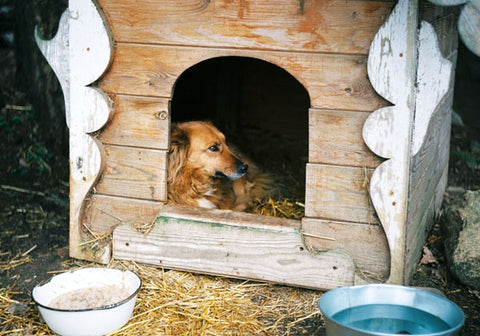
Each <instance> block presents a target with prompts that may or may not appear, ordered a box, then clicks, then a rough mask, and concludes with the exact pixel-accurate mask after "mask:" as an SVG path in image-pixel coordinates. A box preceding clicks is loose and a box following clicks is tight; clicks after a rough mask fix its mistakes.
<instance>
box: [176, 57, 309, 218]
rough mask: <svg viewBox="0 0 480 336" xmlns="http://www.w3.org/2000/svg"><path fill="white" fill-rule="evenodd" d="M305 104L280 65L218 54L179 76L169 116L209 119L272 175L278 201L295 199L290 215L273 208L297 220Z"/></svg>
mask: <svg viewBox="0 0 480 336" xmlns="http://www.w3.org/2000/svg"><path fill="white" fill-rule="evenodd" d="M309 107H310V98H309V95H308V92H307V90H306V89H305V88H304V87H303V85H302V84H301V83H300V82H299V81H298V80H297V79H296V78H295V77H293V76H292V75H290V74H289V73H288V72H287V71H285V70H284V69H282V68H280V67H278V66H276V65H274V64H272V63H268V62H265V61H262V60H259V59H255V58H248V57H218V58H213V59H209V60H206V61H203V62H200V63H198V64H196V65H194V66H192V67H190V68H188V69H187V70H185V71H184V72H183V73H182V74H181V75H180V76H179V78H178V80H177V82H176V83H175V86H174V89H173V93H172V101H171V118H172V122H182V121H188V120H210V121H212V122H213V123H214V124H215V125H216V126H217V127H218V128H219V129H220V130H221V131H222V132H223V133H225V135H226V137H227V139H228V140H229V142H231V143H232V144H234V146H235V147H237V148H239V150H240V151H242V153H244V154H245V155H247V156H248V157H249V158H250V159H251V160H253V161H254V162H255V163H256V164H258V165H259V167H260V168H263V169H264V170H266V171H268V172H269V173H271V174H273V175H274V176H275V178H276V180H278V183H279V185H280V186H281V187H280V188H279V194H278V195H275V197H276V198H277V199H278V200H279V201H280V202H290V203H292V202H294V203H295V206H294V208H295V207H296V214H295V215H293V214H292V216H289V215H288V214H281V212H282V209H277V210H279V211H280V213H279V215H280V216H281V217H287V218H296V219H298V217H299V211H298V208H299V207H302V206H303V204H304V199H305V165H306V162H307V160H308V109H309ZM287 199H288V201H286V200H287ZM272 206H273V207H275V205H273V204H272ZM273 212H275V209H273ZM301 216H303V213H302V215H301Z"/></svg>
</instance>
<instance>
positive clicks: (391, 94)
mask: <svg viewBox="0 0 480 336" xmlns="http://www.w3.org/2000/svg"><path fill="white" fill-rule="evenodd" d="M417 26H418V1H417V0H399V1H398V3H397V5H396V6H395V8H394V9H393V11H392V14H391V15H390V17H389V18H388V19H387V21H386V22H385V24H384V25H383V26H382V27H381V28H380V30H379V31H378V33H377V34H376V35H375V38H374V40H373V42H372V45H371V46H370V53H369V57H368V77H369V79H370V81H371V82H372V85H373V87H374V88H375V90H376V91H377V92H378V93H379V94H380V95H381V96H382V97H384V98H385V99H387V100H388V101H389V102H391V103H393V104H394V105H393V106H388V107H384V108H382V109H379V110H376V111H375V112H373V113H372V114H371V115H370V116H369V117H368V119H367V121H366V122H365V124H364V128H363V138H364V140H365V142H366V144H367V145H368V147H369V148H370V149H371V150H372V151H373V152H374V153H376V154H377V155H379V156H381V157H383V158H386V159H387V161H385V162H383V163H382V164H381V165H379V166H378V167H377V168H376V170H375V172H374V174H373V175H372V179H371V182H370V197H371V199H372V202H373V205H374V207H375V209H376V211H377V214H378V217H379V219H380V221H381V223H382V226H383V228H384V230H385V233H386V236H387V239H388V243H389V247H390V255H391V271H390V276H389V279H388V282H390V283H397V284H403V283H405V279H404V273H403V271H404V266H405V254H406V251H405V231H406V221H407V200H408V182H409V181H408V178H409V170H410V167H409V164H410V150H411V148H410V147H411V141H412V128H413V127H412V125H413V117H414V115H415V113H414V112H415V111H414V110H413V108H414V106H415V101H414V98H415V91H416V86H417V82H416V71H417V38H418V35H417Z"/></svg>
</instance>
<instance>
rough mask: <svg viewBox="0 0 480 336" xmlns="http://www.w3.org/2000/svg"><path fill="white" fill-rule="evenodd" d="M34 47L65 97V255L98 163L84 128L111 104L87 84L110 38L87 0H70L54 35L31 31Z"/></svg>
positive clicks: (102, 66)
mask: <svg viewBox="0 0 480 336" xmlns="http://www.w3.org/2000/svg"><path fill="white" fill-rule="evenodd" d="M36 41H37V44H38V47H39V48H40V50H41V51H42V53H43V54H44V56H45V58H46V59H47V61H48V62H49V64H50V66H51V67H52V69H54V71H55V73H56V75H57V77H58V78H59V81H60V83H61V85H62V89H63V92H64V97H65V110H66V115H67V123H68V125H69V133H70V134H69V135H70V255H71V256H72V257H77V256H79V255H80V249H81V247H80V243H81V232H80V230H81V229H82V225H81V223H82V221H81V218H82V216H83V210H84V203H85V198H86V196H87V195H88V193H89V192H90V190H91V188H92V187H93V185H94V184H95V182H96V181H97V179H98V177H99V175H100V173H101V172H102V171H103V167H104V155H103V149H102V145H101V144H100V142H99V141H97V140H96V139H95V138H94V137H92V136H91V135H90V134H91V133H93V132H96V131H98V130H99V129H100V128H102V127H103V126H104V125H105V124H106V123H107V122H108V120H109V119H110V118H111V113H112V111H113V109H111V107H110V101H109V99H108V97H107V95H106V94H104V93H103V92H102V91H101V90H99V89H97V88H93V87H91V86H90V85H91V84H92V83H93V82H95V81H96V80H98V79H99V78H100V77H101V76H102V75H103V73H104V72H105V71H106V70H107V68H108V67H109V65H110V62H111V58H112V55H111V53H112V48H111V40H110V37H109V34H108V32H107V29H106V28H105V25H104V22H103V19H102V17H101V16H100V14H99V10H98V9H97V7H96V6H95V4H94V3H93V2H92V1H87V0H70V1H69V8H68V9H67V10H66V11H65V13H64V14H63V15H62V18H61V20H60V25H59V29H58V32H57V35H56V36H55V37H54V38H53V39H52V40H50V41H46V40H44V39H43V38H42V37H40V34H39V33H38V30H37V32H36Z"/></svg>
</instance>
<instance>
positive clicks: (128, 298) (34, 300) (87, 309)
mask: <svg viewBox="0 0 480 336" xmlns="http://www.w3.org/2000/svg"><path fill="white" fill-rule="evenodd" d="M86 269H108V270H118V271H120V272H125V273H131V274H133V275H134V276H135V277H136V278H137V279H138V286H137V288H136V289H135V290H134V291H133V293H132V294H131V295H129V296H128V297H127V298H125V299H123V300H121V301H118V302H115V303H112V304H109V305H104V306H100V307H94V308H82V309H62V308H54V307H49V306H47V305H44V304H42V303H40V302H38V301H37V300H36V299H35V295H34V293H33V292H34V291H35V289H36V288H38V287H41V286H43V285H46V284H47V283H49V282H50V281H51V280H52V279H53V278H54V277H55V276H56V275H54V276H52V277H50V278H49V279H47V280H44V281H42V282H40V283H38V284H37V285H36V286H35V287H33V288H32V290H31V291H30V296H31V298H32V301H33V302H35V304H37V305H38V306H39V307H42V308H44V309H48V310H52V311H58V312H87V311H96V310H107V309H113V308H116V307H119V306H121V305H123V304H124V303H126V302H128V301H130V300H131V299H133V298H134V297H135V296H136V295H137V294H138V292H139V291H140V289H141V287H142V279H141V278H140V277H139V276H138V274H137V273H135V272H132V271H130V270H121V269H117V268H109V267H85V268H79V269H76V270H71V271H67V272H64V273H61V274H59V275H62V274H67V273H74V272H77V271H81V270H86Z"/></svg>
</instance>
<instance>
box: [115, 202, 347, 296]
mask: <svg viewBox="0 0 480 336" xmlns="http://www.w3.org/2000/svg"><path fill="white" fill-rule="evenodd" d="M300 225H301V224H300V222H297V221H292V220H282V219H279V218H275V217H264V216H258V215H252V214H246V213H238V212H232V211H228V210H210V209H209V210H204V209H202V210H198V209H193V208H188V207H179V206H168V205H167V206H165V207H164V208H162V209H161V210H160V213H159V215H158V216H157V219H156V221H155V223H154V225H153V226H152V228H151V230H150V231H149V232H148V233H147V234H142V233H141V232H138V231H137V230H136V229H135V228H133V227H132V226H130V225H127V224H124V225H120V226H118V227H117V228H116V229H115V230H114V232H113V257H114V258H115V259H118V260H133V261H136V262H140V263H144V264H149V265H153V266H158V267H162V268H171V269H178V270H186V271H192V272H197V273H205V274H214V275H221V276H227V277H233V278H241V279H251V280H258V281H265V282H272V283H279V284H284V285H292V286H298V287H305V288H315V289H331V288H335V287H339V286H349V285H352V284H354V279H355V266H354V263H353V261H352V259H351V257H350V256H349V255H348V254H347V253H345V252H343V251H339V250H333V251H327V252H321V253H314V252H310V251H309V250H308V249H307V247H306V246H305V245H304V242H303V236H302V234H301V232H300Z"/></svg>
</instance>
